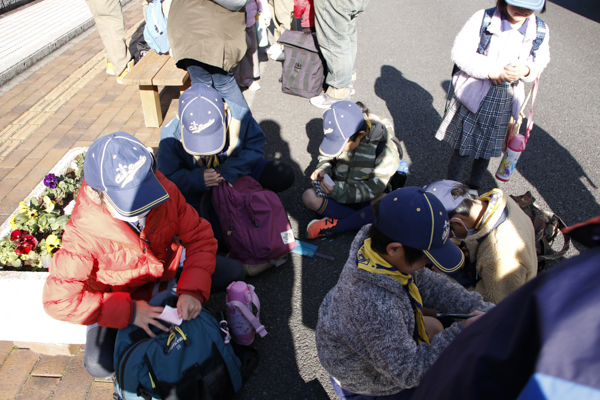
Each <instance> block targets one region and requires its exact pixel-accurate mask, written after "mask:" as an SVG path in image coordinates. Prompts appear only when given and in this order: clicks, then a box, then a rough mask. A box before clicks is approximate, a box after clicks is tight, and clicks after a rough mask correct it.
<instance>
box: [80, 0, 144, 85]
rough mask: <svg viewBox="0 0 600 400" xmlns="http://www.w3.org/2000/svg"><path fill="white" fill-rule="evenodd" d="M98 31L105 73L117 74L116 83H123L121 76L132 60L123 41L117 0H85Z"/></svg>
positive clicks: (119, 7) (119, 5) (123, 31)
mask: <svg viewBox="0 0 600 400" xmlns="http://www.w3.org/2000/svg"><path fill="white" fill-rule="evenodd" d="M86 3H87V5H88V7H89V8H90V11H91V12H92V16H93V17H94V22H95V23H96V27H97V28H98V33H99V34H100V38H101V39H102V44H103V45H104V52H105V57H106V73H107V74H109V75H116V76H117V83H119V84H123V77H124V76H125V74H127V72H129V70H130V69H131V68H133V65H134V61H133V60H132V57H131V53H130V52H129V49H128V48H127V43H126V42H125V21H124V20H123V10H122V9H121V2H120V1H119V0H86Z"/></svg>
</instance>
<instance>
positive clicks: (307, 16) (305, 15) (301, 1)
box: [294, 0, 315, 28]
mask: <svg viewBox="0 0 600 400" xmlns="http://www.w3.org/2000/svg"><path fill="white" fill-rule="evenodd" d="M294 17H296V18H297V19H299V18H302V22H301V23H300V25H302V27H303V28H310V27H313V26H315V10H314V8H313V0H294Z"/></svg>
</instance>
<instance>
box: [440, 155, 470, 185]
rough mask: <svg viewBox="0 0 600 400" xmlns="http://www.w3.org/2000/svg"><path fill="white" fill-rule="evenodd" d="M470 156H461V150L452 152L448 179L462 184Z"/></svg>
mask: <svg viewBox="0 0 600 400" xmlns="http://www.w3.org/2000/svg"><path fill="white" fill-rule="evenodd" d="M468 158H469V156H461V155H460V152H459V150H454V151H452V156H450V162H448V174H447V175H446V179H448V180H451V181H457V182H462V176H463V170H464V168H465V164H466V163H467V160H468Z"/></svg>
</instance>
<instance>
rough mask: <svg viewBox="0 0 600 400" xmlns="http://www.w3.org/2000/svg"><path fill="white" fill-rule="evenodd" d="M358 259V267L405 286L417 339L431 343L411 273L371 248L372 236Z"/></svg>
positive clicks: (418, 294)
mask: <svg viewBox="0 0 600 400" xmlns="http://www.w3.org/2000/svg"><path fill="white" fill-rule="evenodd" d="M356 257H357V259H358V268H360V269H362V270H364V271H367V272H371V273H374V274H384V275H387V276H389V277H390V278H392V279H395V280H397V281H398V282H400V283H401V284H402V286H404V288H405V289H406V291H407V292H408V295H409V297H410V301H411V305H412V307H413V310H414V312H415V324H416V328H417V336H416V338H415V340H416V341H417V344H419V343H423V342H425V343H429V336H427V332H426V331H425V319H424V318H423V302H422V300H421V294H420V293H419V289H418V288H417V285H415V282H414V278H413V276H412V275H410V274H405V273H402V272H400V271H398V270H397V269H396V268H394V267H392V266H391V265H390V264H389V263H388V262H387V261H385V260H384V259H383V258H382V257H381V256H380V255H379V254H378V253H377V252H376V251H374V250H373V249H372V248H371V238H369V239H366V240H365V242H364V243H363V246H362V247H361V248H360V250H358V253H357V255H356Z"/></svg>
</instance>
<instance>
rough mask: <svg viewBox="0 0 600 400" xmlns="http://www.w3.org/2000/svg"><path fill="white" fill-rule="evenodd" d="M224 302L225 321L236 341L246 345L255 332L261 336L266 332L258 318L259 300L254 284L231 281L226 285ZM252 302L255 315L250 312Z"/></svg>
mask: <svg viewBox="0 0 600 400" xmlns="http://www.w3.org/2000/svg"><path fill="white" fill-rule="evenodd" d="M225 303H226V305H227V323H228V325H229V328H230V329H231V336H232V339H233V340H234V341H235V342H236V343H238V344H241V345H244V346H248V345H250V344H252V342H253V341H254V336H255V334H256V333H258V334H259V335H260V336H261V337H263V336H265V335H266V334H267V331H266V330H265V327H264V326H263V325H261V324H260V321H259V320H258V315H259V313H260V301H259V300H258V296H256V293H255V292H254V286H252V285H248V284H246V282H242V281H238V282H232V283H231V284H230V285H229V286H227V295H226V297H225ZM252 304H254V305H255V306H256V310H257V312H256V316H254V314H253V312H252Z"/></svg>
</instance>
